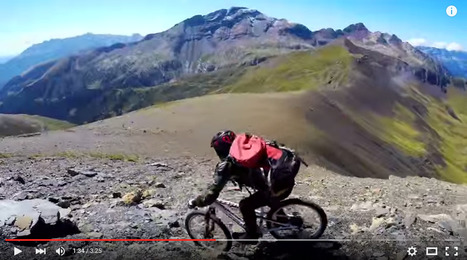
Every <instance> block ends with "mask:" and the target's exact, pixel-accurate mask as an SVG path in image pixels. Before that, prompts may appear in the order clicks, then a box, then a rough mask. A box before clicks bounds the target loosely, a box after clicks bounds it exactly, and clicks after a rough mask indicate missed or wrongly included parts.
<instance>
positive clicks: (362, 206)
mask: <svg viewBox="0 0 467 260" xmlns="http://www.w3.org/2000/svg"><path fill="white" fill-rule="evenodd" d="M373 209H374V205H373V203H372V202H371V201H366V202H362V203H359V204H357V203H356V204H353V205H352V206H351V207H350V210H355V211H370V210H373Z"/></svg>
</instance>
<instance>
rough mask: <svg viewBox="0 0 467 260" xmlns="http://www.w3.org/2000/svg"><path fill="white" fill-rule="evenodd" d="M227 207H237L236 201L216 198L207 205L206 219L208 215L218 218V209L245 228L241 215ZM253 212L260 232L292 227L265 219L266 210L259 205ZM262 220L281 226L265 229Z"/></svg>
mask: <svg viewBox="0 0 467 260" xmlns="http://www.w3.org/2000/svg"><path fill="white" fill-rule="evenodd" d="M228 207H232V208H239V205H238V204H236V203H233V202H230V201H226V200H222V199H217V200H216V201H215V202H214V203H212V204H211V205H210V206H209V208H208V211H207V212H206V221H208V220H209V216H211V217H213V218H215V219H218V220H220V219H219V218H218V217H217V216H216V209H219V210H220V211H222V212H223V213H224V214H225V215H226V216H227V217H229V218H230V219H232V220H233V221H234V222H235V223H236V224H237V225H239V226H240V227H241V228H243V229H244V230H246V226H245V222H244V221H243V219H242V218H241V217H239V216H237V215H236V214H235V213H233V212H232V210H230V209H229V208H228ZM255 212H256V219H259V220H260V223H259V227H260V229H261V231H262V233H267V232H271V231H279V230H290V229H291V228H294V226H292V225H290V224H284V223H280V222H276V221H272V220H267V219H266V215H267V212H266V211H265V210H264V207H261V208H260V209H259V210H255ZM264 221H268V222H271V223H274V224H278V225H281V227H277V228H273V229H265V228H264V227H263V223H264Z"/></svg>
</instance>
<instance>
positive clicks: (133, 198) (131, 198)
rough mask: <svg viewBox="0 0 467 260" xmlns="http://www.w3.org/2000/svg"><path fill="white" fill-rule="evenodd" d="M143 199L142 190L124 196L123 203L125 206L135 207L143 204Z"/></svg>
mask: <svg viewBox="0 0 467 260" xmlns="http://www.w3.org/2000/svg"><path fill="white" fill-rule="evenodd" d="M142 199H143V192H142V191H141V190H137V191H132V192H130V193H127V194H125V195H124V196H123V198H122V202H123V203H124V204H125V205H135V204H138V203H140V202H141V200H142Z"/></svg>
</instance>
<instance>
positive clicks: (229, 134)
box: [211, 130, 236, 160]
mask: <svg viewBox="0 0 467 260" xmlns="http://www.w3.org/2000/svg"><path fill="white" fill-rule="evenodd" d="M235 137H236V135H235V133H234V132H233V131H230V130H226V131H221V132H218V133H217V134H216V135H215V136H214V137H213V138H212V140H211V147H212V148H214V150H215V151H216V153H217V155H218V156H219V158H220V159H221V160H223V159H225V158H226V157H227V156H228V155H229V152H230V146H231V145H232V142H233V141H234V139H235Z"/></svg>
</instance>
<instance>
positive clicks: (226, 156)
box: [189, 130, 302, 243]
mask: <svg viewBox="0 0 467 260" xmlns="http://www.w3.org/2000/svg"><path fill="white" fill-rule="evenodd" d="M247 136H248V135H247ZM236 137H237V136H236V135H235V133H234V132H232V131H230V130H228V131H222V132H218V133H217V134H216V135H215V136H214V137H213V138H212V140H211V147H213V148H214V150H215V151H216V153H217V155H218V156H219V158H220V159H221V162H219V163H218V164H217V166H216V169H215V174H214V179H215V181H214V183H213V184H211V185H210V186H209V187H208V189H207V192H206V193H205V194H204V195H200V196H198V197H197V198H196V199H193V200H190V202H189V207H191V208H192V207H205V206H207V205H210V204H211V203H213V202H214V201H215V200H216V199H217V198H218V197H219V193H220V192H221V191H222V189H223V188H224V186H225V185H226V184H227V182H228V181H229V180H230V181H233V182H234V183H237V184H238V185H239V186H240V188H241V187H242V186H247V187H251V188H253V189H255V190H256V192H255V193H253V194H251V195H250V196H249V197H247V198H244V199H242V200H241V201H240V203H239V206H240V212H241V213H242V215H243V219H244V221H245V227H246V232H245V233H236V232H234V233H233V234H232V235H233V238H234V239H258V238H259V237H260V236H261V235H262V234H261V232H260V231H259V229H258V227H257V225H256V214H255V209H257V208H260V207H263V206H270V207H271V206H272V205H276V203H279V202H280V201H281V200H283V199H285V198H287V197H288V196H289V195H290V194H291V193H292V190H293V187H294V185H295V176H296V175H297V173H298V171H299V169H300V163H301V162H302V161H301V159H300V158H299V157H298V156H296V155H295V154H294V152H293V151H291V150H289V149H287V148H285V147H279V146H278V145H277V143H276V142H271V141H266V144H267V147H268V148H271V149H275V150H271V151H273V152H267V153H266V152H265V153H264V156H263V155H262V158H261V160H259V161H258V163H257V164H256V165H254V167H244V166H241V165H239V164H238V161H236V160H235V159H234V158H233V157H232V156H231V146H232V143H233V142H234V139H235V138H236ZM247 243H248V242H247Z"/></svg>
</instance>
